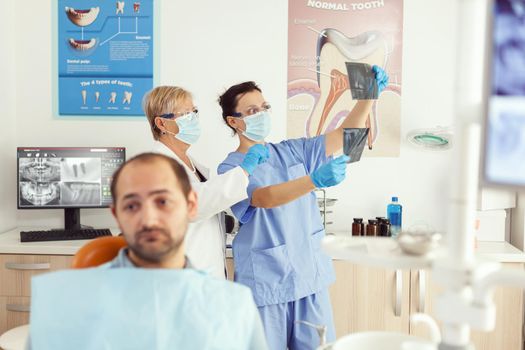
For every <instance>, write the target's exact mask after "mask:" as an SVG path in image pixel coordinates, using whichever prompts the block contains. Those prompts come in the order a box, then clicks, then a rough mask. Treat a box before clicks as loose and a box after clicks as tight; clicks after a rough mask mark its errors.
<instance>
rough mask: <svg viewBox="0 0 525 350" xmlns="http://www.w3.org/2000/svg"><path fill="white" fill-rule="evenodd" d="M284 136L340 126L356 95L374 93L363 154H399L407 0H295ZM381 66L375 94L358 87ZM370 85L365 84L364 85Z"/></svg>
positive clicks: (314, 133)
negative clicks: (384, 82) (384, 80)
mask: <svg viewBox="0 0 525 350" xmlns="http://www.w3.org/2000/svg"><path fill="white" fill-rule="evenodd" d="M288 4H289V12H288V13H289V15H288V16H289V18H288V89H287V91H288V112H287V137H289V138H297V137H304V136H308V137H313V136H317V135H321V134H325V133H327V132H329V131H331V130H334V129H335V128H337V127H338V126H339V125H341V123H342V122H343V121H344V119H345V118H346V117H347V116H349V115H350V117H351V113H352V110H353V109H354V107H355V106H356V104H357V102H358V101H359V100H362V99H373V100H374V102H373V106H372V109H371V111H370V113H369V115H368V118H367V121H366V127H368V128H369V133H368V136H367V140H366V147H365V152H364V155H365V156H369V157H370V156H371V157H398V156H399V151H400V144H401V127H400V126H401V84H402V81H401V72H402V39H403V0H376V1H352V0H340V1H334V2H332V1H316V0H290V1H289V2H288ZM374 65H377V66H379V67H381V68H383V69H384V70H385V71H386V72H387V74H388V76H389V84H388V86H387V87H386V88H385V89H384V90H383V91H382V92H381V93H380V94H379V96H377V88H376V90H375V92H376V95H375V96H366V94H363V91H364V90H362V89H361V90H360V89H359V87H360V86H361V87H362V86H366V84H365V83H366V82H367V81H368V82H372V83H373V79H374V73H373V72H372V69H371V67H372V66H374ZM365 92H366V91H365Z"/></svg>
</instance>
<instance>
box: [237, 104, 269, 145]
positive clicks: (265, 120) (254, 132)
mask: <svg viewBox="0 0 525 350" xmlns="http://www.w3.org/2000/svg"><path fill="white" fill-rule="evenodd" d="M243 120H244V123H246V131H243V132H242V134H243V135H244V136H246V137H247V138H249V139H250V140H252V141H255V142H261V141H264V139H265V138H266V137H267V136H268V135H269V134H270V130H271V128H272V126H271V117H270V113H268V111H261V112H259V113H255V114H252V115H250V116H248V117H244V118H243Z"/></svg>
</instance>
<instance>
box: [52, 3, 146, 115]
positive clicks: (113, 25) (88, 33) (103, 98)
mask: <svg viewBox="0 0 525 350" xmlns="http://www.w3.org/2000/svg"><path fill="white" fill-rule="evenodd" d="M56 1H58V4H57V5H58V6H57V7H58V16H57V20H58V34H57V49H58V55H57V57H58V114H59V115H60V116H79V115H80V116H82V115H89V116H142V115H144V113H143V112H142V108H141V102H142V97H143V96H144V94H145V93H146V92H147V91H149V90H150V89H151V88H152V87H153V15H154V4H153V2H154V0H137V1H132V0H105V1H100V0H56Z"/></svg>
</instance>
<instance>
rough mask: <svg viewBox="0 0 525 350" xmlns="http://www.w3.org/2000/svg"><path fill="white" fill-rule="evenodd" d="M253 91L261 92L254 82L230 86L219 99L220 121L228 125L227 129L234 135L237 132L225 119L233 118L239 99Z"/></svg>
mask: <svg viewBox="0 0 525 350" xmlns="http://www.w3.org/2000/svg"><path fill="white" fill-rule="evenodd" d="M255 90H257V91H259V92H262V91H261V88H259V87H258V86H257V84H255V82H253V81H245V82H244V83H240V84H237V85H233V86H231V87H230V88H229V89H228V90H226V91H225V92H224V93H223V94H222V95H221V96H220V97H219V105H221V108H222V119H223V120H224V122H225V123H226V125H228V127H229V128H230V129H232V130H233V133H234V134H235V133H236V132H237V130H235V129H234V128H232V127H231V126H230V125H229V124H228V121H227V120H226V117H233V116H234V115H235V109H236V108H237V103H238V102H239V100H240V99H241V97H242V96H243V95H244V94H246V93H248V92H252V91H255Z"/></svg>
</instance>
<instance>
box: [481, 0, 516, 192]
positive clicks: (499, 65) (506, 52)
mask: <svg viewBox="0 0 525 350" xmlns="http://www.w3.org/2000/svg"><path fill="white" fill-rule="evenodd" d="M492 10H493V16H492V18H493V19H492V31H491V32H490V33H489V35H490V41H489V52H490V55H489V57H488V62H489V69H488V82H489V85H488V87H489V94H488V98H487V115H486V121H485V145H484V147H485V149H484V154H485V156H484V179H485V181H486V182H488V183H491V184H497V185H505V186H511V187H514V186H516V187H522V186H525V161H524V160H525V1H523V0H495V1H494V6H493V8H492Z"/></svg>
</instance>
